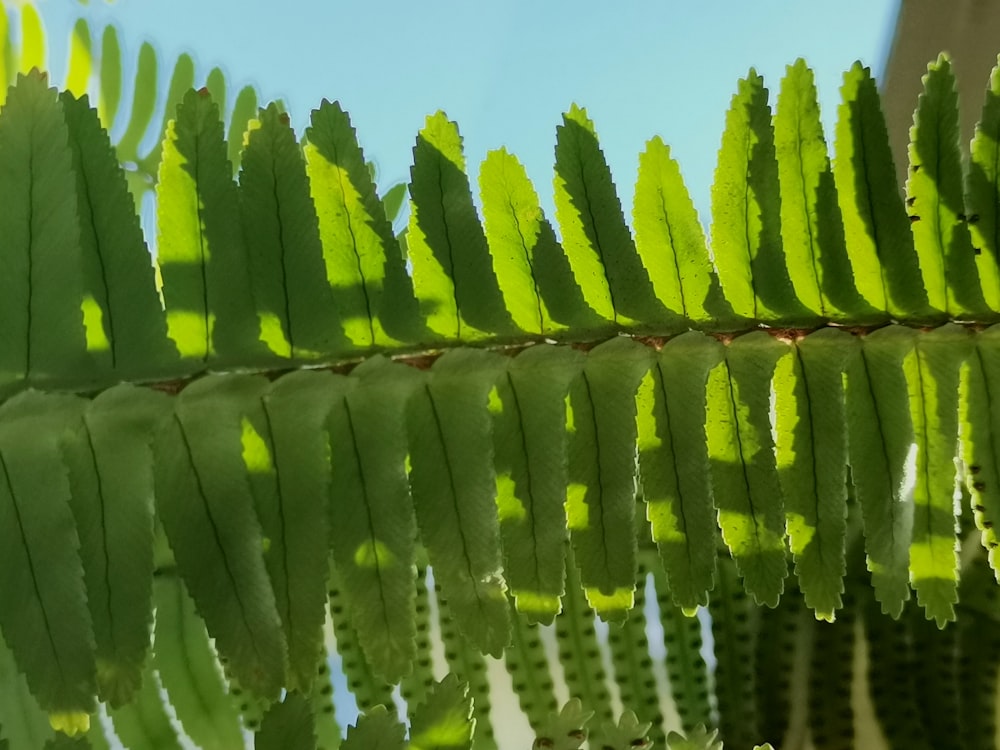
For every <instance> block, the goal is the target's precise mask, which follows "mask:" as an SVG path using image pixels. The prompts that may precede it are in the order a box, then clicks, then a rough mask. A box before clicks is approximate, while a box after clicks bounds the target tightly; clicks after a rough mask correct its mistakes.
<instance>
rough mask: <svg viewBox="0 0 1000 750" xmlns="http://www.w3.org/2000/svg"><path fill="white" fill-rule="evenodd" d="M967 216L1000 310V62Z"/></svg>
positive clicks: (974, 156) (987, 292)
mask: <svg viewBox="0 0 1000 750" xmlns="http://www.w3.org/2000/svg"><path fill="white" fill-rule="evenodd" d="M969 152H970V153H969V162H968V171H967V173H966V179H965V205H966V211H965V220H966V222H967V223H968V227H969V234H970V238H971V241H972V247H973V254H974V255H975V258H976V266H977V267H978V270H979V280H980V283H981V284H982V290H983V294H984V297H985V300H986V304H987V305H988V306H989V308H990V309H991V310H994V311H995V310H1000V267H998V263H1000V243H998V239H1000V235H998V232H1000V184H998V182H997V180H998V178H1000V66H997V67H995V68H993V72H992V73H991V74H990V81H989V86H988V87H987V89H986V100H985V102H984V103H983V110H982V115H981V117H980V119H979V122H978V123H976V133H975V136H974V137H973V139H972V144H971V146H970V147H969Z"/></svg>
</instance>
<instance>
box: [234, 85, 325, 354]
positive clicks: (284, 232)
mask: <svg viewBox="0 0 1000 750" xmlns="http://www.w3.org/2000/svg"><path fill="white" fill-rule="evenodd" d="M242 164H243V166H242V170H241V172H240V209H241V211H240V215H241V216H242V219H243V236H244V237H245V238H246V252H247V259H248V262H249V270H250V284H251V287H252V288H253V298H254V301H255V302H256V305H257V312H258V314H259V315H260V317H261V320H262V321H263V323H264V325H263V327H262V332H261V333H262V339H263V340H264V342H265V343H266V344H267V346H268V348H270V349H271V351H272V352H274V353H275V354H276V355H278V356H279V357H282V358H286V357H287V358H289V359H292V360H303V359H305V360H309V359H317V358H321V357H325V358H328V357H330V356H331V355H332V354H333V353H335V352H338V351H339V350H342V349H343V343H344V342H343V338H342V334H341V332H340V323H339V321H338V318H337V311H336V309H335V307H334V300H333V295H332V293H331V289H330V286H329V284H327V282H326V279H325V278H324V273H323V270H324V269H323V248H322V246H321V244H320V235H319V228H318V224H317V218H316V209H315V208H314V207H313V203H312V199H311V197H310V194H309V181H308V178H307V177H306V167H305V161H304V160H303V157H302V152H301V151H300V149H299V145H298V143H297V142H296V140H295V133H294V132H293V131H292V128H291V125H290V124H289V119H288V115H286V114H282V113H280V112H279V111H278V108H277V107H276V106H275V105H274V104H271V105H269V106H268V108H267V109H265V110H263V111H262V112H261V114H260V122H259V126H258V127H254V128H253V129H252V130H251V131H250V132H249V134H248V136H247V146H246V148H245V149H243V161H242Z"/></svg>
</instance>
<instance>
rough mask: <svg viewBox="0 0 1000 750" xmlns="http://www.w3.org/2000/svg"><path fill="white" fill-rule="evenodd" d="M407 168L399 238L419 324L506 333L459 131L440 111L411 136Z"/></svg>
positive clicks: (507, 317) (474, 333) (466, 333)
mask: <svg viewBox="0 0 1000 750" xmlns="http://www.w3.org/2000/svg"><path fill="white" fill-rule="evenodd" d="M410 174H411V182H410V197H411V199H412V207H411V210H410V223H409V225H408V228H407V237H406V243H407V248H408V252H409V259H410V261H411V262H412V264H413V272H412V273H413V284H414V287H415V288H416V290H417V296H418V299H419V300H420V310H421V312H422V313H423V314H424V315H425V316H426V318H427V327H428V328H429V329H430V330H431V331H432V332H433V333H435V334H437V336H439V337H441V338H445V339H455V340H458V341H472V340H476V339H481V338H483V337H485V336H487V335H488V334H489V333H494V334H500V335H504V334H506V335H510V334H512V333H514V331H515V330H516V327H515V323H514V321H513V320H512V318H511V314H510V312H509V311H508V310H507V309H506V307H505V305H504V300H503V296H502V294H501V292H500V287H499V286H498V283H497V278H496V276H495V274H494V270H493V264H492V262H491V258H490V254H489V248H488V246H487V243H486V236H485V234H484V233H483V227H482V225H481V224H480V223H479V216H478V215H477V213H476V208H475V206H474V205H473V202H472V193H471V192H470V188H469V178H468V177H467V176H466V174H465V156H464V155H463V153H462V138H461V136H459V134H458V126H457V125H456V124H455V123H454V122H451V121H450V120H449V119H448V117H447V115H445V113H444V112H440V111H439V112H437V113H436V114H434V115H431V116H429V117H428V118H427V122H426V124H425V125H424V128H423V130H421V131H420V133H419V135H418V136H417V145H416V146H415V147H414V149H413V167H412V168H411V170H410Z"/></svg>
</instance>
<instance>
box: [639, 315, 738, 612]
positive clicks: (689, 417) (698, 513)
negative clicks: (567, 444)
mask: <svg viewBox="0 0 1000 750" xmlns="http://www.w3.org/2000/svg"><path fill="white" fill-rule="evenodd" d="M724 356H725V350H724V349H723V347H722V345H721V344H720V343H719V342H718V341H717V340H716V339H714V338H710V337H708V336H705V335H704V334H701V333H695V332H691V333H685V334H682V335H680V336H677V337H675V338H672V339H670V340H669V341H668V342H667V344H666V345H665V346H664V347H663V349H662V350H661V351H660V353H659V354H658V355H657V357H656V359H655V365H654V366H653V368H652V369H651V370H650V371H649V373H648V374H647V375H646V376H645V377H644V378H643V380H642V383H641V384H640V386H639V391H638V394H637V415H638V446H639V469H640V476H639V478H640V481H641V483H642V497H643V500H644V501H645V502H646V517H647V519H648V520H649V523H650V527H651V530H652V537H653V541H654V542H656V544H657V547H658V548H659V551H660V558H661V559H662V561H663V567H664V568H665V570H666V575H667V578H668V580H669V581H670V583H671V587H670V592H671V595H672V596H673V600H674V603H675V604H677V605H678V606H680V607H682V608H684V609H686V610H693V609H695V608H696V607H698V606H704V605H706V604H708V592H709V591H710V590H711V588H712V586H713V585H714V581H715V555H716V552H715V550H716V546H717V540H718V527H717V526H716V510H715V501H714V500H713V498H712V488H711V483H710V481H709V460H708V447H707V442H706V437H705V403H706V398H707V394H706V390H705V389H706V383H707V380H708V373H709V372H710V371H711V370H712V369H713V368H715V367H717V366H718V364H719V363H720V362H721V361H722V358H723V357H724Z"/></svg>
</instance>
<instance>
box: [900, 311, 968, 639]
mask: <svg viewBox="0 0 1000 750" xmlns="http://www.w3.org/2000/svg"><path fill="white" fill-rule="evenodd" d="M916 342H917V347H916V358H915V359H913V360H910V362H908V363H904V372H905V374H906V378H907V384H908V386H909V387H910V391H911V399H910V413H911V419H912V420H913V432H914V439H915V442H916V459H915V462H916V466H915V467H914V487H913V504H914V513H913V539H912V541H911V542H910V581H911V583H912V585H913V588H914V589H915V590H916V592H917V601H918V602H920V605H921V606H922V607H923V608H924V609H925V610H926V612H927V616H928V618H932V619H934V620H936V621H937V624H938V627H939V628H943V627H944V625H945V623H946V622H948V621H949V620H953V619H954V618H955V612H954V607H953V605H954V604H955V602H956V601H958V541H957V539H956V535H957V533H958V527H957V521H956V518H955V500H954V494H955V481H956V478H955V454H956V451H957V441H958V390H959V370H960V368H961V366H962V363H963V361H964V360H965V358H966V357H968V356H969V354H971V351H972V347H971V341H970V339H969V334H968V331H966V330H965V329H964V328H959V327H958V326H954V325H946V326H942V327H941V328H937V329H935V330H933V331H930V332H928V333H925V334H923V335H921V336H918V337H917V339H916ZM907 365H909V367H908V366H907ZM914 391H917V393H918V394H919V395H916V394H914V393H913V392H914Z"/></svg>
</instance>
